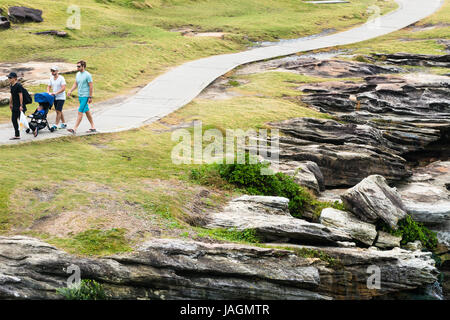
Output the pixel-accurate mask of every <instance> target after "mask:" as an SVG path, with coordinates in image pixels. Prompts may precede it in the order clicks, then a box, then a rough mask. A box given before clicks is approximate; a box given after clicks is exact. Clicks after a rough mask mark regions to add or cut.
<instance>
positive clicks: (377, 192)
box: [341, 175, 406, 229]
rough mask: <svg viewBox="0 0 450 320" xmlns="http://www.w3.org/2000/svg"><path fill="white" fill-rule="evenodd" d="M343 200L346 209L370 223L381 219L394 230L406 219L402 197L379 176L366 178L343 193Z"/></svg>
mask: <svg viewBox="0 0 450 320" xmlns="http://www.w3.org/2000/svg"><path fill="white" fill-rule="evenodd" d="M341 199H342V201H343V202H344V204H345V206H346V208H348V209H349V210H350V211H351V212H353V213H354V214H355V215H357V216H358V217H359V218H360V219H361V220H363V221H366V222H369V223H375V222H376V221H377V220H378V219H381V220H383V221H384V222H385V223H387V224H388V225H389V226H390V227H391V228H392V229H397V222H398V221H399V220H401V219H403V218H405V217H406V209H405V207H404V205H403V202H402V199H401V198H400V195H399V194H398V192H397V191H396V190H395V189H393V188H390V187H389V186H388V185H387V183H386V179H384V178H383V177H382V176H379V175H373V176H369V177H367V178H365V179H364V180H363V181H361V182H360V183H359V184H357V185H356V186H354V187H353V188H351V189H349V190H347V191H346V192H345V193H343V194H342V195H341Z"/></svg>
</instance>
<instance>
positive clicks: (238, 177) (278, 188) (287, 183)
mask: <svg viewBox="0 0 450 320" xmlns="http://www.w3.org/2000/svg"><path fill="white" fill-rule="evenodd" d="M248 160H249V156H248V155H246V163H245V164H220V165H219V174H220V176H221V177H222V178H223V179H225V180H226V181H228V182H229V183H232V184H234V185H236V186H237V187H239V188H242V189H244V190H245V191H246V192H247V193H249V194H253V195H264V196H278V197H285V198H288V199H289V211H290V212H291V214H292V215H293V216H295V217H301V216H302V213H303V212H304V209H305V207H306V205H307V204H310V203H311V202H312V201H313V198H312V196H311V195H310V194H309V193H308V192H307V191H306V190H305V189H304V188H302V187H300V186H299V185H298V184H296V183H295V181H294V179H293V178H292V177H290V176H288V175H286V174H284V173H281V172H278V173H276V174H273V175H262V174H261V170H262V169H268V168H269V163H261V162H258V163H256V164H250V163H249V161H248Z"/></svg>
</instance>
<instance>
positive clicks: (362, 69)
mask: <svg viewBox="0 0 450 320" xmlns="http://www.w3.org/2000/svg"><path fill="white" fill-rule="evenodd" d="M278 68H283V69H286V70H291V71H294V70H295V71H296V72H298V73H301V74H308V75H314V76H321V77H332V78H345V77H361V76H367V75H374V74H379V73H396V72H399V71H400V70H401V69H399V68H393V67H380V66H377V65H374V64H367V63H360V62H354V61H342V60H327V59H323V60H318V59H314V58H301V57H299V58H297V59H295V60H293V59H291V60H289V61H287V62H282V63H281V64H280V65H279V66H278Z"/></svg>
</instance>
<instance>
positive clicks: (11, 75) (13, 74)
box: [8, 72, 17, 79]
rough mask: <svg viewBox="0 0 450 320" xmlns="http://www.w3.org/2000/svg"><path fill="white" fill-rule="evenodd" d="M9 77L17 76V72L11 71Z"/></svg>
mask: <svg viewBox="0 0 450 320" xmlns="http://www.w3.org/2000/svg"><path fill="white" fill-rule="evenodd" d="M8 78H9V79H11V78H17V73H15V72H11V73H10V74H8Z"/></svg>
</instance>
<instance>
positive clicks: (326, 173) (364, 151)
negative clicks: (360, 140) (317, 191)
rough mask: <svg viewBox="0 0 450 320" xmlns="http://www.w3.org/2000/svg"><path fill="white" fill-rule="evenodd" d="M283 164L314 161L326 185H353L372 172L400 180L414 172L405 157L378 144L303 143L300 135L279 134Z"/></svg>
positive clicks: (331, 186) (395, 180)
mask: <svg viewBox="0 0 450 320" xmlns="http://www.w3.org/2000/svg"><path fill="white" fill-rule="evenodd" d="M279 146H280V156H279V158H280V163H281V164H283V163H285V162H289V161H312V162H315V163H316V164H317V165H318V166H319V168H320V171H321V172H322V174H323V177H324V185H325V187H327V188H336V187H337V188H339V187H345V186H347V187H349V186H354V185H355V184H357V183H359V182H360V181H361V180H362V179H363V178H364V177H367V176H369V175H373V174H379V175H383V176H386V178H387V179H388V180H389V181H390V182H397V181H401V180H403V179H405V178H407V177H409V176H410V175H411V172H410V170H409V169H408V168H407V167H406V160H405V159H403V158H402V157H400V156H397V155H395V154H393V153H392V152H387V151H383V150H382V149H380V148H379V147H376V146H370V145H359V144H352V143H345V144H344V145H334V144H328V143H317V144H312V143H310V144H302V141H299V139H298V138H293V137H289V136H282V137H280V145H279Z"/></svg>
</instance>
